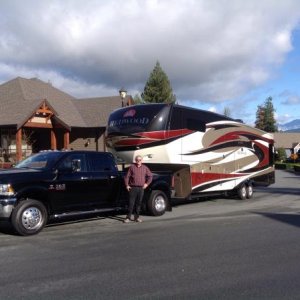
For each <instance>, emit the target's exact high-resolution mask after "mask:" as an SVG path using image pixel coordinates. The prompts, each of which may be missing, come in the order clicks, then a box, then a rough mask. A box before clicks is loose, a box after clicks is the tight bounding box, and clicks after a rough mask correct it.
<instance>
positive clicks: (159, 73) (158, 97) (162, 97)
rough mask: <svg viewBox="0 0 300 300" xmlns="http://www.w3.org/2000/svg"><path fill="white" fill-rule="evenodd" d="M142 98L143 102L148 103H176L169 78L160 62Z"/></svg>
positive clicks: (151, 75) (149, 79) (152, 73)
mask: <svg viewBox="0 0 300 300" xmlns="http://www.w3.org/2000/svg"><path fill="white" fill-rule="evenodd" d="M141 96H142V99H143V101H144V102H147V103H171V102H175V101H176V97H175V95H174V94H173V90H172V87H171V84H170V81H169V78H168V76H167V75H166V73H165V72H164V71H163V69H162V68H161V66H160V64H159V62H156V65H155V67H154V69H153V71H152V72H151V74H150V76H149V78H148V81H147V82H146V85H145V88H144V92H143V93H142V95H141Z"/></svg>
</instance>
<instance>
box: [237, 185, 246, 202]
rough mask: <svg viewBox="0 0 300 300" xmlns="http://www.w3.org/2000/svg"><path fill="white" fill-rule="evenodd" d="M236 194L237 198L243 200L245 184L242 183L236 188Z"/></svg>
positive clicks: (244, 197)
mask: <svg viewBox="0 0 300 300" xmlns="http://www.w3.org/2000/svg"><path fill="white" fill-rule="evenodd" d="M237 194H238V196H239V198H240V199H241V200H245V199H246V197H247V188H246V185H245V184H242V185H241V186H240V187H239V188H238V190H237Z"/></svg>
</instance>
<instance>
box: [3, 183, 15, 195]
mask: <svg viewBox="0 0 300 300" xmlns="http://www.w3.org/2000/svg"><path fill="white" fill-rule="evenodd" d="M14 193H15V192H14V190H13V188H12V186H11V185H10V184H1V183H0V195H2V196H12V195H13V194H14Z"/></svg>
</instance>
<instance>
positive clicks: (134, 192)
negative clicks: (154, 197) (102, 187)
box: [127, 186, 144, 220]
mask: <svg viewBox="0 0 300 300" xmlns="http://www.w3.org/2000/svg"><path fill="white" fill-rule="evenodd" d="M143 196H144V189H143V188H142V187H137V186H133V187H131V190H130V191H129V208H128V214H127V218H128V219H130V218H131V215H132V214H133V213H134V219H135V220H136V219H138V217H139V216H140V210H141V205H142V200H143ZM134 209H135V211H134Z"/></svg>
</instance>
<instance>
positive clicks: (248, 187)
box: [246, 184, 253, 199]
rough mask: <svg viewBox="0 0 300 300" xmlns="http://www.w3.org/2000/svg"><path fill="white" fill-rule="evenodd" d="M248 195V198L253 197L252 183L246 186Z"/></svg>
mask: <svg viewBox="0 0 300 300" xmlns="http://www.w3.org/2000/svg"><path fill="white" fill-rule="evenodd" d="M246 190H247V191H246V197H247V199H251V198H252V197H253V185H252V184H248V185H247V188H246Z"/></svg>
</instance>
